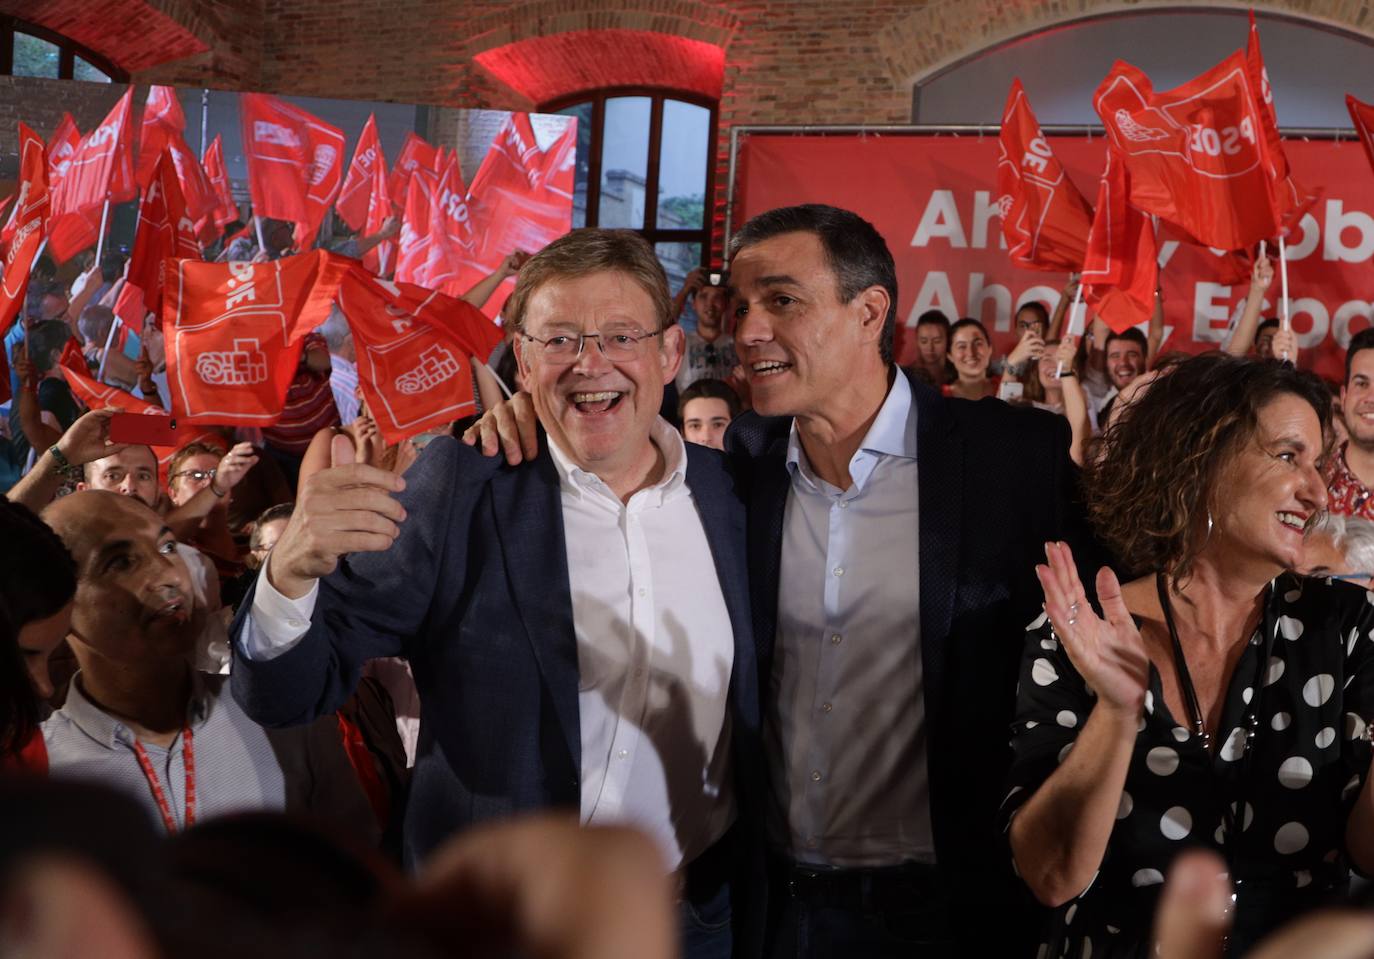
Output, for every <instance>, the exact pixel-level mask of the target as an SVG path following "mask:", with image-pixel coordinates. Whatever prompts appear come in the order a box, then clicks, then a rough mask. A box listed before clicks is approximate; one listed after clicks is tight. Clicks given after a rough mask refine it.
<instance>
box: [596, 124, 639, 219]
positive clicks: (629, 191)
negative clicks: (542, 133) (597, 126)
mask: <svg viewBox="0 0 1374 959" xmlns="http://www.w3.org/2000/svg"><path fill="white" fill-rule="evenodd" d="M652 106H653V104H652V102H651V101H650V99H649V98H648V97H612V98H611V99H608V100H607V101H606V116H605V120H604V121H603V124H602V136H601V205H600V208H599V209H598V211H597V221H596V222H597V226H604V227H629V228H630V229H632V230H639V229H642V228H643V227H644V225H645V224H644V188H645V186H646V185H647V184H648V173H649V113H650V110H651V109H652Z"/></svg>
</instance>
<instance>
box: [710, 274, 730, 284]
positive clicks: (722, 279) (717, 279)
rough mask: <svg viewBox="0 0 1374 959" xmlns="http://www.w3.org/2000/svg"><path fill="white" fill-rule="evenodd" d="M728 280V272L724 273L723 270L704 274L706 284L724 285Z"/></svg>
mask: <svg viewBox="0 0 1374 959" xmlns="http://www.w3.org/2000/svg"><path fill="white" fill-rule="evenodd" d="M729 282H730V274H729V273H726V272H725V271H724V270H721V271H719V272H712V273H707V274H706V285H707V286H725V285H726V284H727V283H729Z"/></svg>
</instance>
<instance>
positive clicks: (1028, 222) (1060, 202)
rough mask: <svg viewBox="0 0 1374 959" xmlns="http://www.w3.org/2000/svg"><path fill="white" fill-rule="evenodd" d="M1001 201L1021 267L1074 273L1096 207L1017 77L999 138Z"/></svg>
mask: <svg viewBox="0 0 1374 959" xmlns="http://www.w3.org/2000/svg"><path fill="white" fill-rule="evenodd" d="M998 143H999V147H1000V151H1001V152H1000V153H999V154H998V157H997V190H998V193H999V194H1000V196H999V197H998V198H997V203H998V205H999V206H1000V207H1001V209H1002V235H1003V236H1005V237H1006V239H1007V244H1008V246H1009V247H1010V251H1009V254H1008V255H1009V256H1010V257H1011V259H1012V262H1013V263H1015V264H1016V265H1017V266H1023V267H1025V268H1027V269H1030V270H1058V271H1061V272H1063V271H1065V270H1068V271H1074V270H1077V269H1078V268H1079V267H1080V266H1081V265H1082V264H1083V258H1084V257H1085V256H1086V255H1087V244H1088V230H1089V228H1090V227H1091V226H1092V221H1093V211H1092V208H1091V207H1089V206H1088V201H1087V200H1085V199H1083V195H1082V194H1081V193H1079V192H1078V187H1076V186H1074V185H1073V181H1072V180H1070V179H1069V177H1068V174H1067V173H1065V172H1064V165H1063V164H1062V163H1060V162H1059V160H1058V159H1056V158H1055V155H1054V151H1053V150H1051V149H1050V145H1049V141H1047V140H1046V139H1045V135H1044V134H1043V133H1042V132H1040V123H1039V121H1038V120H1036V119H1035V113H1034V112H1032V110H1031V106H1030V101H1029V100H1028V99H1026V91H1025V90H1024V89H1023V88H1022V86H1021V81H1020V80H1019V79H1017V80H1013V81H1012V84H1011V93H1010V94H1009V95H1008V96H1007V105H1006V107H1005V108H1004V109H1003V110H1002V129H1001V134H1000V136H999V137H998Z"/></svg>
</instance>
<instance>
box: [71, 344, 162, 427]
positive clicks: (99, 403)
mask: <svg viewBox="0 0 1374 959" xmlns="http://www.w3.org/2000/svg"><path fill="white" fill-rule="evenodd" d="M77 358H78V359H81V354H80V353H79V352H78V353H77ZM58 366H59V367H60V368H61V370H62V376H63V378H64V379H65V380H66V381H67V386H68V388H69V389H70V390H71V391H72V396H74V397H76V399H77V402H79V403H80V404H81V405H82V406H84V407H86V409H88V410H103V409H105V408H106V407H107V406H113V407H114V408H115V409H118V410H123V411H124V412H125V413H147V414H150V415H151V414H158V415H161V414H163V413H165V412H166V410H164V409H163V408H162V407H160V406H158V405H157V404H156V403H149V402H148V401H147V400H144V399H140V398H139V397H137V396H134V394H132V393H130V392H128V391H127V390H122V389H120V388H119V387H117V386H110V385H109V384H108V383H102V382H100V381H99V380H97V379H96V378H95V377H93V376H89V375H87V374H86V373H85V372H84V371H85V370H86V369H87V367H86V361H85V360H84V359H81V362H80V363H79V364H77V363H75V362H73V361H72V358H71V357H70V356H68V355H66V353H65V352H64V354H63V357H62V359H61V360H60V361H59V362H58Z"/></svg>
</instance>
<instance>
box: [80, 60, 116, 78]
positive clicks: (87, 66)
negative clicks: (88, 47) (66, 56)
mask: <svg viewBox="0 0 1374 959" xmlns="http://www.w3.org/2000/svg"><path fill="white" fill-rule="evenodd" d="M72 79H73V80H85V81H86V82H87V83H109V82H111V81H110V75H109V74H108V73H106V72H105V71H104V70H101V69H99V68H98V67H97V66H96V65H95V64H93V63H89V62H88V61H86V60H83V59H81V58H80V57H76V58H75V60H74V61H73V63H72Z"/></svg>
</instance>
